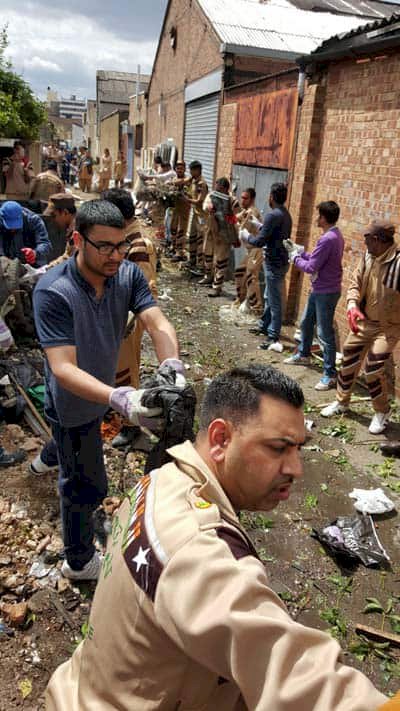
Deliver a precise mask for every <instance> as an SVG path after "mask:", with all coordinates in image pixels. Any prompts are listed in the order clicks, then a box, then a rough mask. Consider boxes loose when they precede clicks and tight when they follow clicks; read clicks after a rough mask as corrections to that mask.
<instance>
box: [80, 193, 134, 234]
mask: <svg viewBox="0 0 400 711" xmlns="http://www.w3.org/2000/svg"><path fill="white" fill-rule="evenodd" d="M96 225H103V226H104V227H117V228H118V229H121V230H123V229H124V227H125V220H124V218H123V217H122V214H121V212H120V210H118V208H117V207H116V206H115V205H113V204H112V203H111V202H108V200H87V201H86V202H83V203H82V204H81V205H80V207H79V210H78V211H77V213H76V221H75V228H76V230H77V232H79V234H81V235H82V237H88V236H89V234H90V231H91V230H92V229H93V227H95V226H96Z"/></svg>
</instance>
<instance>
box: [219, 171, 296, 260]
mask: <svg viewBox="0 0 400 711" xmlns="http://www.w3.org/2000/svg"><path fill="white" fill-rule="evenodd" d="M286 181H287V170H274V169H273V168H254V167H253V166H250V165H233V166H232V183H233V186H234V187H235V188H236V196H237V197H238V198H240V195H241V193H242V192H243V190H246V188H254V190H255V191H256V205H257V207H258V209H259V210H260V212H262V213H263V214H265V213H266V212H268V211H269V209H270V208H269V206H268V198H269V194H270V191H271V185H272V184H273V183H286ZM234 252H235V267H236V266H238V265H239V264H240V262H241V261H242V259H243V258H244V256H245V254H246V250H245V249H244V247H241V248H240V249H235V250H234Z"/></svg>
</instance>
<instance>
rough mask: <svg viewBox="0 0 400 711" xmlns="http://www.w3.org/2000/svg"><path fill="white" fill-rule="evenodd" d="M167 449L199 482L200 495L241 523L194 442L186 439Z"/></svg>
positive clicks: (189, 474) (180, 466)
mask: <svg viewBox="0 0 400 711" xmlns="http://www.w3.org/2000/svg"><path fill="white" fill-rule="evenodd" d="M167 451H168V454H170V455H171V457H173V458H174V460H175V461H176V462H177V464H178V466H179V468H180V469H183V471H184V472H185V474H188V476H190V477H191V478H192V479H194V481H196V482H198V483H199V485H200V486H199V490H198V495H199V496H202V497H203V498H204V499H206V501H210V502H211V503H216V504H218V507H219V509H220V510H221V513H222V514H223V515H225V517H227V518H229V519H231V520H232V519H233V520H234V521H235V522H236V523H239V520H238V517H237V515H236V512H235V510H234V508H233V506H232V504H231V502H230V500H229V499H228V497H227V495H226V494H225V492H224V490H223V488H222V486H221V484H220V483H219V481H218V479H217V477H216V476H215V474H213V472H212V471H211V470H210V469H209V468H208V466H207V464H206V463H205V461H204V459H202V458H201V457H200V455H199V453H198V452H197V450H196V449H195V447H194V446H193V444H192V443H191V442H190V441H189V440H186V442H184V443H183V444H177V445H175V446H174V447H171V448H170V449H168V450H167Z"/></svg>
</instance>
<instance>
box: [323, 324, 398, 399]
mask: <svg viewBox="0 0 400 711" xmlns="http://www.w3.org/2000/svg"><path fill="white" fill-rule="evenodd" d="M358 328H359V331H358V333H352V332H351V331H350V333H349V335H348V336H347V338H346V340H345V342H344V346H343V362H342V366H341V368H340V371H339V373H338V384H337V395H336V396H337V400H338V402H340V403H342V404H344V405H347V403H348V402H349V401H350V397H351V392H352V390H353V387H354V383H355V380H356V378H357V375H358V374H359V372H360V369H361V365H362V362H363V360H364V358H365V356H366V357H367V358H366V363H365V379H366V381H367V385H368V390H369V394H370V396H371V401H372V407H373V408H374V410H375V412H388V410H389V401H388V394H387V382H386V377H385V363H386V361H387V360H388V358H389V357H390V355H391V354H392V352H393V350H394V348H395V346H396V344H397V342H398V341H399V340H400V325H398V324H397V325H393V326H388V327H387V328H386V329H385V330H384V329H383V328H382V325H381V324H380V323H379V322H378V321H369V320H368V319H365V320H364V321H359V322H358Z"/></svg>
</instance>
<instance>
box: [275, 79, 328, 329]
mask: <svg viewBox="0 0 400 711" xmlns="http://www.w3.org/2000/svg"><path fill="white" fill-rule="evenodd" d="M325 93H326V87H325V82H323V83H322V82H320V83H318V81H315V83H310V82H308V84H307V86H306V91H305V95H304V99H303V104H302V106H301V109H300V111H301V114H300V121H299V127H298V136H297V146H296V155H295V160H294V164H293V177H292V189H291V195H290V204H289V210H290V213H291V215H292V218H293V230H292V240H293V241H294V242H300V244H303V245H304V247H305V248H306V249H307V247H308V243H309V239H310V232H311V226H312V223H313V220H314V219H315V209H314V202H315V192H316V187H317V182H318V180H317V178H318V165H319V158H320V150H321V145H322V135H323V124H324V102H325ZM302 277H303V275H302V273H301V272H300V271H299V270H298V269H291V270H290V272H289V279H288V283H287V300H286V314H285V320H286V321H293V320H294V319H295V318H296V316H297V308H298V303H299V299H300V292H301V287H302V283H303V278H302Z"/></svg>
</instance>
